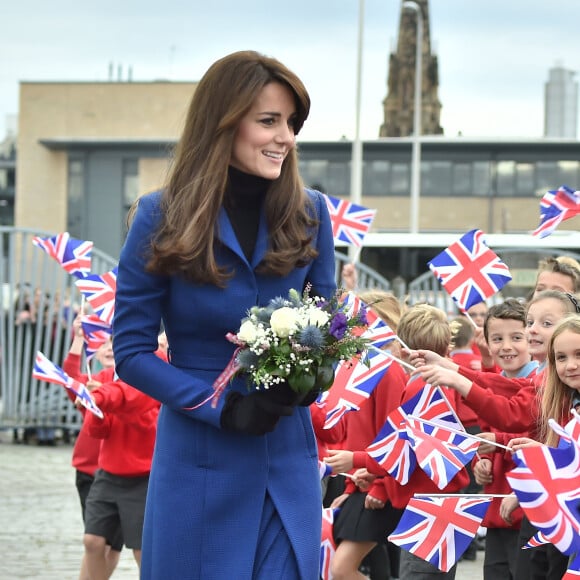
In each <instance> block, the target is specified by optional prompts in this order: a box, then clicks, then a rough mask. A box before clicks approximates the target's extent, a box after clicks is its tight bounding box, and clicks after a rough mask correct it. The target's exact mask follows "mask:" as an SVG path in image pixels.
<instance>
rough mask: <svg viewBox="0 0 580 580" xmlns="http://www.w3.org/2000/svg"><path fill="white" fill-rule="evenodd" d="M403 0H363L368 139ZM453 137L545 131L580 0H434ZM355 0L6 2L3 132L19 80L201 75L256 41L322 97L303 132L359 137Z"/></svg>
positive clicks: (311, 136) (575, 65)
mask: <svg viewBox="0 0 580 580" xmlns="http://www.w3.org/2000/svg"><path fill="white" fill-rule="evenodd" d="M400 5H401V2H400V0H366V1H365V26H364V48H363V66H362V85H361V88H362V107H361V137H362V138H363V139H373V138H375V137H377V135H378V130H379V126H380V124H381V122H382V119H383V112H382V104H381V102H382V100H383V98H384V97H385V95H386V79H387V63H388V55H389V53H390V52H391V50H393V49H394V47H395V43H396V36H397V29H398V24H399V9H400ZM429 7H430V17H431V41H432V47H433V49H434V50H435V52H436V53H437V55H438V57H439V81H440V88H439V97H440V100H441V102H442V104H443V112H442V119H441V121H442V125H443V128H444V130H445V134H446V135H448V136H454V135H456V134H457V132H458V131H462V133H463V134H464V135H466V136H510V137H511V136H522V137H539V136H541V135H542V131H543V99H544V97H543V94H544V83H545V82H546V80H547V78H548V69H549V68H551V67H552V66H554V65H555V64H561V65H563V66H565V67H566V68H569V69H572V70H579V69H580V35H578V34H577V30H576V29H577V23H578V22H580V1H579V0H551V1H548V0H430V1H429ZM358 11H359V0H324V1H323V0H292V1H291V2H278V3H274V2H271V1H268V2H266V1H264V0H250V1H249V2H241V1H240V0H204V1H200V0H189V1H185V0H164V1H163V2H151V0H141V1H139V2H138V1H136V0H116V1H115V2H113V1H112V0H100V1H99V2H93V3H88V2H79V1H78V0H76V1H72V0H52V1H51V2H45V1H44V0H19V1H18V2H10V3H8V2H6V3H5V6H3V7H2V9H0V21H1V22H2V34H1V35H0V139H1V138H2V136H3V135H4V132H5V118H6V115H8V114H14V113H17V111H18V82H19V81H21V80H26V81H40V80H47V81H50V80H55V81H56V80H65V81H91V80H102V81H106V80H107V79H108V75H109V63H110V62H113V63H114V73H115V78H116V76H117V67H118V66H119V65H121V66H122V68H123V77H124V78H126V75H127V70H128V67H129V66H131V67H132V71H133V79H134V80H139V81H147V80H153V79H160V78H163V79H169V80H198V79H199V78H200V77H201V76H202V75H203V73H204V72H205V70H206V69H207V67H208V66H209V65H210V64H211V63H212V62H213V61H214V60H216V59H217V58H219V57H221V56H223V55H225V54H227V53H229V52H232V51H235V50H240V49H255V50H259V51H261V52H265V53H267V54H269V55H271V56H275V57H276V58H278V59H280V60H281V61H283V62H284V63H285V64H287V65H288V66H289V67H290V68H292V69H293V70H294V71H295V72H296V73H298V74H299V76H300V77H301V78H302V79H303V80H304V82H305V84H306V86H307V88H308V89H309V92H310V94H311V97H312V101H313V106H312V111H311V115H310V118H309V119H308V121H307V124H306V125H305V127H304V129H303V132H302V133H301V138H302V139H305V140H316V139H323V140H326V139H329V140H334V139H339V138H340V137H341V136H342V135H346V136H347V137H348V138H352V137H353V136H354V126H355V94H356V87H355V82H356V61H357V54H356V51H357V35H358Z"/></svg>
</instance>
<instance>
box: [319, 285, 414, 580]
mask: <svg viewBox="0 0 580 580" xmlns="http://www.w3.org/2000/svg"><path fill="white" fill-rule="evenodd" d="M359 296H360V298H361V299H362V300H363V302H365V303H366V304H368V305H369V307H370V308H371V309H372V310H374V312H376V314H378V315H379V316H380V317H381V319H382V320H383V321H385V322H386V323H387V324H388V325H389V326H390V327H391V328H392V329H393V330H396V328H397V323H398V322H399V319H400V316H401V304H400V303H399V301H398V300H397V298H396V297H395V296H393V295H392V294H390V293H388V292H384V291H379V290H374V291H369V292H364V293H361V294H360V295H359ZM389 346H391V345H387V347H389ZM405 382H406V376H405V372H404V371H403V369H402V368H401V366H399V364H398V363H396V362H393V363H392V364H391V366H390V367H389V369H388V370H387V372H386V373H385V374H384V375H383V377H382V378H381V380H380V382H379V384H378V385H377V386H376V387H375V389H374V390H373V392H372V393H371V396H370V397H369V399H368V400H367V401H366V402H365V403H364V404H363V405H361V408H360V410H359V411H350V412H348V413H346V414H345V415H344V416H343V417H342V419H341V421H339V422H338V423H337V424H336V425H335V426H334V427H332V428H331V429H320V428H318V429H317V428H316V427H317V426H318V427H320V426H321V424H322V423H323V422H324V417H325V415H326V409H325V408H324V407H322V408H316V409H313V410H312V415H313V424H314V425H315V432H316V433H317V435H318V437H319V438H320V439H321V440H322V441H323V442H325V443H327V444H329V445H333V446H336V445H337V444H339V445H340V448H341V449H352V450H357V451H359V450H360V451H362V450H364V449H365V448H366V447H367V446H368V445H369V444H370V443H371V442H372V441H373V439H374V438H375V437H376V436H377V433H378V432H379V431H380V429H381V427H382V426H383V425H384V423H385V420H386V418H387V416H388V414H389V413H390V412H391V411H393V410H394V409H396V408H397V407H398V406H399V401H400V399H401V395H402V392H403V389H404V388H405ZM313 407H316V405H313ZM327 453H328V454H329V455H330V456H332V454H333V453H334V451H333V450H330V449H329V450H328V452H327ZM351 467H352V466H351ZM340 471H342V470H340ZM344 471H348V469H346V470H344ZM335 473H338V472H336V471H335ZM331 505H332V507H339V506H340V507H341V511H340V512H339V513H338V515H337V517H336V519H335V523H334V536H335V539H336V541H337V543H338V546H337V549H336V552H335V554H334V556H333V559H332V563H331V572H332V575H333V577H335V578H345V577H348V578H351V577H355V578H356V577H360V578H364V576H362V575H361V573H360V572H358V569H359V567H360V565H361V562H362V561H363V559H364V558H365V557H367V563H369V567H370V568H371V577H372V578H379V577H385V576H388V573H387V572H386V569H387V568H388V567H390V568H391V569H395V571H396V570H397V568H398V566H397V564H398V561H397V558H396V557H397V556H398V550H393V549H390V550H388V553H389V558H388V559H389V560H390V562H389V566H388V565H387V551H386V550H385V547H386V544H387V536H388V535H389V533H390V532H391V531H392V530H394V527H395V526H396V524H397V522H398V521H399V519H400V517H401V513H402V512H401V510H398V509H394V508H393V507H392V505H391V503H390V502H389V498H388V497H387V495H386V493H385V488H384V486H383V484H382V482H380V481H378V480H377V482H376V484H374V483H373V484H371V485H370V486H367V485H363V486H362V487H359V486H357V485H356V484H355V483H354V480H353V479H351V478H347V480H346V485H345V489H344V493H342V494H340V495H339V496H338V497H337V498H335V499H334V501H333V502H332V504H331ZM369 558H370V561H369ZM379 574H380V576H379ZM394 575H396V574H394Z"/></svg>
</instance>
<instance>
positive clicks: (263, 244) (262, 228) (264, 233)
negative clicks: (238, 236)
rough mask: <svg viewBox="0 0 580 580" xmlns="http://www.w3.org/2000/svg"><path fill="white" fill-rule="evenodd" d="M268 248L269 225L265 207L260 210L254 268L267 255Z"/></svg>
mask: <svg viewBox="0 0 580 580" xmlns="http://www.w3.org/2000/svg"><path fill="white" fill-rule="evenodd" d="M267 250H268V227H267V225H266V214H265V213H264V208H263V207H262V210H261V211H260V224H259V226H258V237H257V238H256V247H255V248H254V255H253V256H252V269H254V268H255V267H256V266H257V265H258V264H259V263H260V262H261V261H262V259H263V258H264V256H265V255H266V251H267Z"/></svg>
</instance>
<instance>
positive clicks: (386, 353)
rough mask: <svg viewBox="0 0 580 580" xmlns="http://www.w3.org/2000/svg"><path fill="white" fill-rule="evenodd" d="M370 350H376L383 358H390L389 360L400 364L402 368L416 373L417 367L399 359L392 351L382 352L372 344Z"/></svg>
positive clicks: (369, 346)
mask: <svg viewBox="0 0 580 580" xmlns="http://www.w3.org/2000/svg"><path fill="white" fill-rule="evenodd" d="M368 348H369V349H370V350H374V351H375V352H377V353H379V354H382V355H383V356H388V357H389V358H392V359H393V360H394V361H396V362H398V363H399V364H400V365H401V366H403V367H405V368H407V369H409V370H410V371H414V370H415V367H414V366H413V365H412V364H410V363H408V362H405V361H404V360H401V359H400V358H397V357H396V356H395V355H394V354H393V353H392V352H391V351H389V350H381V349H380V348H377V347H376V346H373V345H372V344H369V345H368Z"/></svg>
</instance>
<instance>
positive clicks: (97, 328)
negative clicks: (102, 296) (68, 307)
mask: <svg viewBox="0 0 580 580" xmlns="http://www.w3.org/2000/svg"><path fill="white" fill-rule="evenodd" d="M81 327H82V329H83V334H84V338H85V344H84V349H85V355H86V357H87V360H91V359H92V358H93V357H94V356H95V354H96V353H97V351H98V350H99V348H101V346H103V344H105V343H106V342H107V341H108V340H110V338H111V334H112V333H113V329H112V327H111V325H110V324H107V323H106V322H105V321H104V320H101V319H100V318H99V317H98V316H97V315H96V314H87V315H86V316H83V317H82V319H81Z"/></svg>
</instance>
